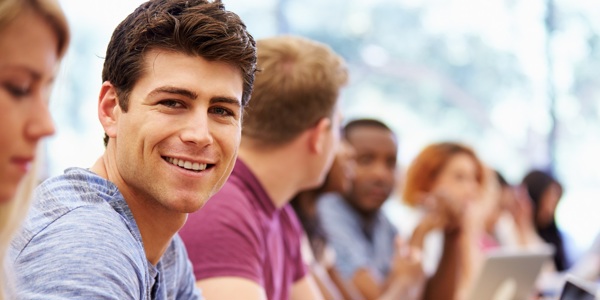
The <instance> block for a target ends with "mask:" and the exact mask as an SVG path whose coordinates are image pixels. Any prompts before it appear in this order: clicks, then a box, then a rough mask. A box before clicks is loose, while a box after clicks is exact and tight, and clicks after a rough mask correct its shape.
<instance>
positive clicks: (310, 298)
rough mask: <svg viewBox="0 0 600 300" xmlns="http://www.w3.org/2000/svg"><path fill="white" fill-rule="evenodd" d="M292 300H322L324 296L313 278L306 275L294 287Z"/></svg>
mask: <svg viewBox="0 0 600 300" xmlns="http://www.w3.org/2000/svg"><path fill="white" fill-rule="evenodd" d="M290 299H292V300H322V299H323V296H322V295H321V292H320V291H319V287H318V286H317V284H316V283H315V281H314V280H313V278H312V276H310V275H306V276H304V278H302V279H300V280H298V281H296V282H295V283H294V285H293V286H292V293H291V297H290Z"/></svg>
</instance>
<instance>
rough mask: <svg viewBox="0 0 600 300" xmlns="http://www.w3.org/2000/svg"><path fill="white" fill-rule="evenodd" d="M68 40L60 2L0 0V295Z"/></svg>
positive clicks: (5, 293)
mask: <svg viewBox="0 0 600 300" xmlns="http://www.w3.org/2000/svg"><path fill="white" fill-rule="evenodd" d="M68 40H69V32H68V27H67V22H66V19H65V16H64V14H63V13H62V11H61V9H60V7H59V5H58V4H57V2H56V1H54V0H2V1H0V128H1V130H0V299H5V298H7V297H9V295H10V293H9V282H8V277H7V274H10V272H9V271H8V270H7V266H6V265H5V264H4V263H5V261H6V259H5V255H6V251H7V250H6V249H7V247H8V244H9V242H10V239H11V237H12V235H13V234H14V233H15V231H16V230H17V229H18V227H19V225H20V223H21V220H22V219H23V218H24V215H25V214H26V212H27V209H28V207H29V198H30V194H31V191H32V189H33V187H34V185H35V183H36V174H35V171H34V170H30V169H35V168H32V166H33V165H35V159H36V152H37V150H36V149H37V144H38V142H39V141H40V139H41V138H43V137H45V136H48V135H51V134H52V133H53V132H54V126H53V124H52V120H51V118H50V113H49V111H48V96H49V94H50V93H49V89H50V86H51V85H52V82H53V81H54V76H55V74H56V70H57V66H58V62H59V60H60V58H61V57H62V56H63V54H64V52H65V50H66V48H67V44H68Z"/></svg>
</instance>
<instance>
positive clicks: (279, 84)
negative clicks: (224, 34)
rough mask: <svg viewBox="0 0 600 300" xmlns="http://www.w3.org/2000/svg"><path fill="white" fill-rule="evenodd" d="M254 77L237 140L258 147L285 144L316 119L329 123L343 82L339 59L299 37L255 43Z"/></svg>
mask: <svg viewBox="0 0 600 300" xmlns="http://www.w3.org/2000/svg"><path fill="white" fill-rule="evenodd" d="M257 48H258V66H259V69H260V70H259V73H257V75H256V80H255V84H254V92H253V93H252V102H251V103H250V105H249V106H248V110H247V114H246V115H245V118H244V127H243V129H242V135H243V137H244V139H251V140H254V141H255V142H257V143H258V144H261V145H263V146H279V145H282V144H285V143H287V142H290V141H291V140H293V139H294V138H296V137H297V136H298V135H299V134H300V133H302V132H303V131H304V130H306V129H308V128H310V127H312V126H315V125H316V124H317V122H318V121H319V120H320V119H322V118H332V117H333V114H334V111H335V107H336V104H337V100H338V96H339V92H340V89H341V87H342V86H343V85H345V84H346V81H347V77H348V75H347V69H346V66H345V63H344V61H343V59H342V58H341V57H340V56H338V55H337V54H336V53H334V52H333V51H332V50H331V49H330V48H329V47H328V46H326V45H324V44H321V43H319V42H315V41H311V40H308V39H306V38H302V37H295V36H279V37H273V38H267V39H262V40H259V41H258V42H257Z"/></svg>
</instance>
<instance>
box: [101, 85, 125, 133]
mask: <svg viewBox="0 0 600 300" xmlns="http://www.w3.org/2000/svg"><path fill="white" fill-rule="evenodd" d="M120 114H121V107H120V106H119V100H118V98H117V90H116V88H115V87H114V86H113V85H112V84H111V83H110V82H108V81H105V82H104V83H103V84H102V88H101V89H100V97H99V99H98V119H100V123H101V124H102V127H103V128H104V132H105V133H106V135H108V136H109V137H110V138H115V137H117V124H118V121H119V115H120Z"/></svg>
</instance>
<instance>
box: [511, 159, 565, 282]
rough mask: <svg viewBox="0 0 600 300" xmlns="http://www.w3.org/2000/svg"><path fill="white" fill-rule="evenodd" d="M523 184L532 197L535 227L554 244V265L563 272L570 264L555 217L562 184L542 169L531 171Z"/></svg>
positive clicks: (544, 238) (546, 240) (547, 240)
mask: <svg viewBox="0 0 600 300" xmlns="http://www.w3.org/2000/svg"><path fill="white" fill-rule="evenodd" d="M522 184H523V186H524V187H525V188H526V189H527V192H528V194H529V197H530V199H531V203H532V208H533V209H532V210H533V221H534V224H535V229H536V231H537V233H538V235H539V236H540V237H541V238H542V239H543V240H544V241H545V242H546V243H549V244H551V245H553V246H554V248H555V252H554V265H555V267H556V270H557V271H559V272H562V271H564V270H566V269H567V268H569V266H570V264H569V261H568V258H567V253H566V248H565V245H564V241H563V237H562V234H561V232H560V230H559V229H558V226H557V225H556V221H555V219H554V215H555V213H556V207H557V205H558V202H559V201H560V198H561V197H562V195H563V188H562V185H561V184H560V182H558V180H556V179H555V178H554V177H553V176H552V175H550V174H549V173H547V172H544V171H540V170H533V171H531V172H529V173H528V174H527V175H526V176H525V177H524V178H523V183H522Z"/></svg>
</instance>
